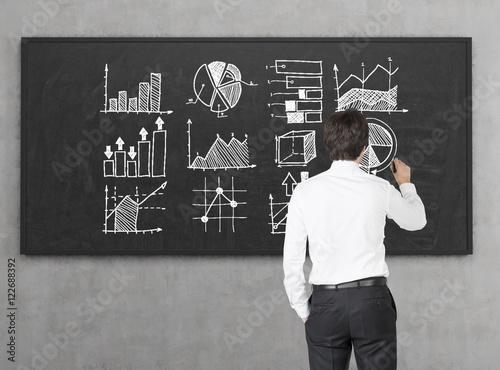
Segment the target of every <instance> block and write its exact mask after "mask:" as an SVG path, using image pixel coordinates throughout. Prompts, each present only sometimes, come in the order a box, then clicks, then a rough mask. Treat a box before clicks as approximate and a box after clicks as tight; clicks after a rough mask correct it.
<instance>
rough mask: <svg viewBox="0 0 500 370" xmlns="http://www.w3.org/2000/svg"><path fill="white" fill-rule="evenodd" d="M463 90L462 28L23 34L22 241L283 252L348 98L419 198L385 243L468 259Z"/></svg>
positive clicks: (377, 149)
mask: <svg viewBox="0 0 500 370" xmlns="http://www.w3.org/2000/svg"><path fill="white" fill-rule="evenodd" d="M471 96H472V95H471V39H470V38H384V39H382V38H378V39H335V38H314V39H311V38H307V39H305V38H292V39H282V38H257V39H249V38H229V39H205V38H198V39H190V38H174V39H134V38H132V39H122V38H112V39H102V38H90V39H89V38H69V39H65V38H25V39H22V103H21V104H22V107H21V108H22V156H21V158H22V178H21V182H22V199H21V201H22V207H21V216H22V220H21V221H22V222H21V226H22V227H21V228H22V230H21V241H22V245H21V252H22V253H24V254H281V252H282V245H283V238H284V234H283V231H284V226H285V224H286V207H287V202H288V200H289V199H290V195H291V194H292V192H293V189H294V186H295V184H296V183H298V182H300V181H301V179H302V178H305V177H307V176H309V177H312V176H314V175H316V174H318V173H320V172H322V171H325V170H326V169H328V167H329V165H330V162H329V160H328V156H327V154H326V151H325V149H324V146H323V133H322V122H324V120H325V119H326V118H327V116H328V115H329V114H330V113H331V112H334V111H335V110H338V109H340V110H342V109H346V108H348V107H357V108H359V109H361V110H363V113H364V114H365V116H366V117H368V121H369V123H370V129H371V142H370V143H371V146H370V148H371V150H370V152H371V153H372V157H371V159H370V158H368V157H367V161H366V162H362V164H363V163H364V167H363V169H364V170H366V171H367V172H370V173H372V174H373V175H374V176H380V177H383V178H385V179H387V180H389V181H391V182H392V183H394V184H395V182H394V179H393V178H392V175H391V173H390V171H389V169H388V168H386V166H387V165H388V164H389V163H390V161H391V160H392V158H393V156H394V155H395V154H396V155H397V156H398V157H399V158H401V159H403V160H404V161H405V162H406V163H408V164H410V165H411V167H412V171H413V172H412V180H413V182H414V183H415V184H416V187H417V190H418V192H419V194H420V196H421V198H422V200H423V202H424V204H425V207H426V212H427V219H428V223H427V226H426V227H425V228H424V229H423V230H421V231H418V232H407V231H403V230H401V229H399V228H398V227H397V226H396V225H395V224H394V223H393V222H392V221H391V220H388V222H387V226H386V232H385V235H386V240H385V244H386V247H387V252H388V254H469V253H472V195H471V194H472V173H471V164H472V159H471V153H472V151H471V143H472V141H471V99H470V97H471ZM368 159H369V161H368Z"/></svg>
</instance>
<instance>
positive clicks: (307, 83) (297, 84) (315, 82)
mask: <svg viewBox="0 0 500 370" xmlns="http://www.w3.org/2000/svg"><path fill="white" fill-rule="evenodd" d="M322 87H323V78H322V77H321V76H314V77H309V76H308V77H305V76H286V88H287V89H307V88H310V89H313V88H322Z"/></svg>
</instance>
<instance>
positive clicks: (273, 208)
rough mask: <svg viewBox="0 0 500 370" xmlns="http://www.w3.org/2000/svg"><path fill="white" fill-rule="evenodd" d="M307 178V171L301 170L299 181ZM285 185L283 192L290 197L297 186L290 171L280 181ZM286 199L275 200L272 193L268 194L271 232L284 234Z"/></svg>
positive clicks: (286, 214)
mask: <svg viewBox="0 0 500 370" xmlns="http://www.w3.org/2000/svg"><path fill="white" fill-rule="evenodd" d="M308 178H309V172H307V171H302V172H301V173H300V181H301V182H302V181H305V180H307V179H308ZM281 185H283V186H284V187H285V194H286V196H287V197H291V196H292V194H293V191H294V190H295V187H296V186H297V181H296V180H295V178H294V177H293V176H292V174H291V173H290V172H288V174H287V175H286V177H285V179H284V180H283V182H282V183H281ZM289 203H290V199H288V201H282V202H276V201H275V200H274V197H273V195H272V194H269V207H270V213H269V216H270V217H271V222H270V223H269V225H271V234H284V233H285V229H286V220H287V216H288V204H289Z"/></svg>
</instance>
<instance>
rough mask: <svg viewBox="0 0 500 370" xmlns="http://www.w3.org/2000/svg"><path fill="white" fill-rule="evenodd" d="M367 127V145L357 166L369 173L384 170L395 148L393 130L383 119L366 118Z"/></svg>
mask: <svg viewBox="0 0 500 370" xmlns="http://www.w3.org/2000/svg"><path fill="white" fill-rule="evenodd" d="M366 120H367V121H368V129H369V131H370V134H369V137H368V147H367V148H366V150H365V153H364V154H363V157H362V158H361V161H360V162H359V167H360V168H361V169H362V170H363V171H365V172H367V173H371V174H374V175H375V174H376V173H377V172H380V171H383V170H385V169H386V168H387V167H389V165H390V164H391V162H392V160H393V159H394V156H395V155H396V150H397V141H396V135H395V134H394V131H392V129H391V128H390V127H389V126H388V125H387V124H386V123H385V122H383V121H381V120H379V119H376V118H366Z"/></svg>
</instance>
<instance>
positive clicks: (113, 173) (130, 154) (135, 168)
mask: <svg viewBox="0 0 500 370" xmlns="http://www.w3.org/2000/svg"><path fill="white" fill-rule="evenodd" d="M163 124H164V122H163V120H162V119H161V118H160V117H158V119H157V120H156V125H158V129H157V130H155V131H153V139H152V141H151V140H148V139H147V137H148V135H149V133H148V132H147V131H146V129H145V128H142V129H141V131H140V132H139V135H140V136H141V140H139V141H137V145H136V146H135V145H133V146H130V149H129V151H125V150H124V149H123V146H124V145H125V142H124V141H123V140H122V138H121V137H119V138H118V140H117V141H116V145H117V146H118V150H116V151H112V150H111V145H107V146H106V151H105V152H104V154H105V155H106V157H107V159H105V160H104V161H103V169H104V177H165V176H166V167H167V131H166V130H164V129H163ZM136 148H137V151H136Z"/></svg>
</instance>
